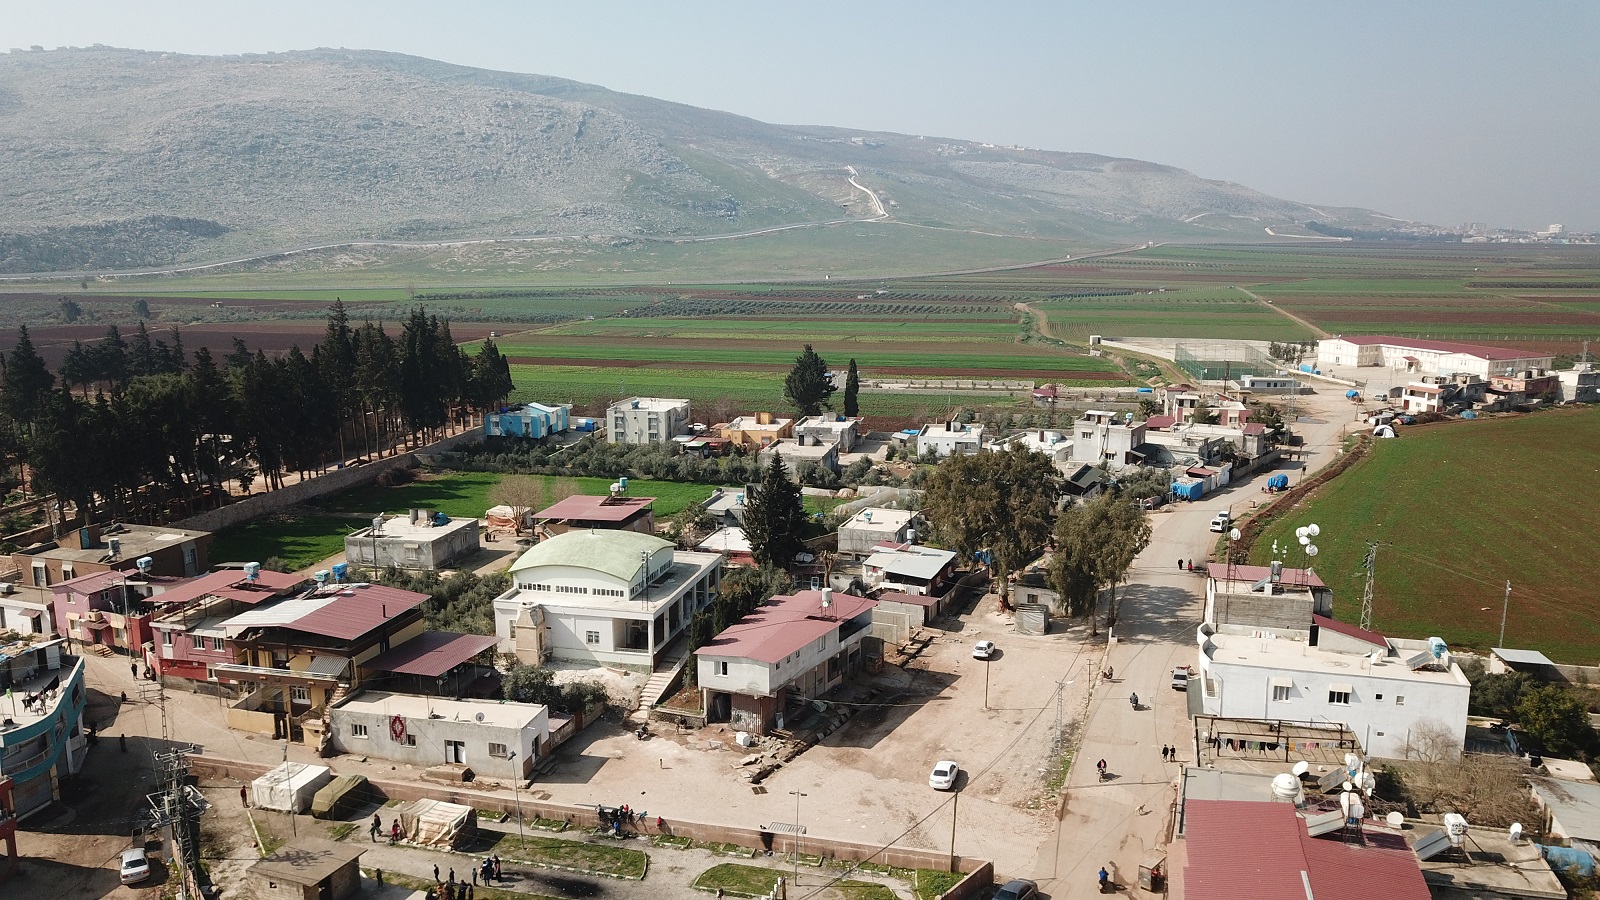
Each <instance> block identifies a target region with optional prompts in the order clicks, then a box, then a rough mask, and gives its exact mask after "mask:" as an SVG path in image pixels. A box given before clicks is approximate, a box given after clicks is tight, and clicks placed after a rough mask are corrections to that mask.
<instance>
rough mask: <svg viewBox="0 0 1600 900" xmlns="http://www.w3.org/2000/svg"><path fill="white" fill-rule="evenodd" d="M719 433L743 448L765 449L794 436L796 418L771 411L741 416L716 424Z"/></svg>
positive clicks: (724, 438) (731, 442)
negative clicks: (781, 417)
mask: <svg viewBox="0 0 1600 900" xmlns="http://www.w3.org/2000/svg"><path fill="white" fill-rule="evenodd" d="M716 431H717V435H718V436H719V437H721V438H722V439H723V440H725V441H727V442H728V443H729V444H731V445H732V446H734V447H737V448H739V449H741V450H764V449H766V448H767V447H770V446H772V445H773V444H776V443H777V442H778V441H781V440H783V439H784V438H789V437H793V436H794V420H793V419H780V418H778V417H777V416H774V415H773V414H772V413H769V412H760V413H756V414H755V415H753V416H739V417H738V418H736V419H734V420H732V421H730V422H724V423H722V424H720V425H718V426H716Z"/></svg>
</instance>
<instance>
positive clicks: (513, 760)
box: [506, 750, 526, 847]
mask: <svg viewBox="0 0 1600 900" xmlns="http://www.w3.org/2000/svg"><path fill="white" fill-rule="evenodd" d="M506 762H508V763H510V764H511V796H512V797H514V798H515V799H516V803H517V846H518V847H521V846H522V845H523V844H524V843H526V841H525V840H524V839H523V836H522V791H521V785H519V784H518V782H520V781H521V780H522V779H521V778H520V777H518V776H517V751H515V750H513V751H511V755H510V756H507V757H506Z"/></svg>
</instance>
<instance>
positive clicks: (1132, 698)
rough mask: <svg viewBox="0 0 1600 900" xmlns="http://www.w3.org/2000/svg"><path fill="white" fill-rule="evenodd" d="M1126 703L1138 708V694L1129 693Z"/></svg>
mask: <svg viewBox="0 0 1600 900" xmlns="http://www.w3.org/2000/svg"><path fill="white" fill-rule="evenodd" d="M1128 703H1130V704H1132V706H1133V708H1134V709H1138V708H1139V695H1138V694H1129V695H1128Z"/></svg>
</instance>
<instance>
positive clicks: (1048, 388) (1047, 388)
mask: <svg viewBox="0 0 1600 900" xmlns="http://www.w3.org/2000/svg"><path fill="white" fill-rule="evenodd" d="M1033 395H1034V396H1035V397H1054V396H1055V395H1056V386H1055V385H1053V384H1046V385H1040V386H1039V387H1036V388H1034V389H1033Z"/></svg>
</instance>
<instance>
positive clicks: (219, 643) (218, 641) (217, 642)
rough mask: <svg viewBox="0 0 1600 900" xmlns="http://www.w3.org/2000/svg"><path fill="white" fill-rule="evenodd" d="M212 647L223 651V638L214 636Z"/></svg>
mask: <svg viewBox="0 0 1600 900" xmlns="http://www.w3.org/2000/svg"><path fill="white" fill-rule="evenodd" d="M211 649H213V650H215V651H217V652H218V653H221V652H222V638H218V637H214V638H212V639H211Z"/></svg>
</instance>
